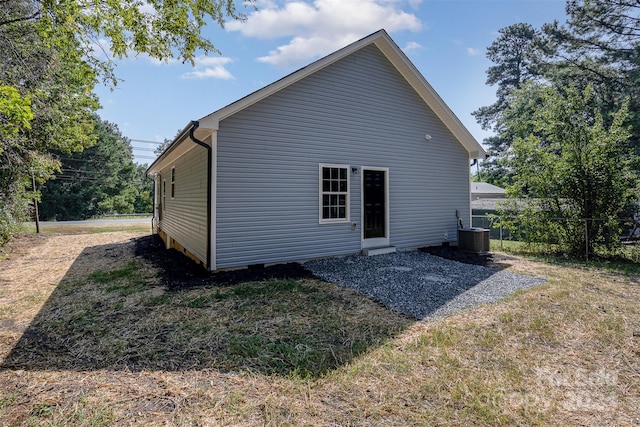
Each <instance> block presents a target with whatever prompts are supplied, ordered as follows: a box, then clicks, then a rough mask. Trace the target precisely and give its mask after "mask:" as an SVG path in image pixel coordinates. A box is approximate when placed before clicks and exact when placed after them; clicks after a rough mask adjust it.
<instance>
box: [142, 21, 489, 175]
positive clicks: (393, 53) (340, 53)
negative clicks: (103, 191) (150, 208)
mask: <svg viewBox="0 0 640 427" xmlns="http://www.w3.org/2000/svg"><path fill="white" fill-rule="evenodd" d="M371 44H374V45H375V46H376V47H377V48H378V49H379V50H380V51H381V52H382V53H383V54H384V55H385V56H386V58H387V59H388V60H389V61H390V62H391V64H393V66H394V67H395V68H396V69H397V70H398V72H399V73H400V74H401V75H402V76H403V77H404V79H405V80H406V81H407V82H408V83H409V84H410V85H411V87H412V88H413V89H414V90H415V91H416V92H417V93H418V95H419V96H420V97H421V98H422V100H423V101H424V102H425V103H426V104H427V105H428V106H429V107H430V108H431V109H432V110H433V112H434V113H435V114H436V116H437V117H438V118H439V119H440V120H441V121H442V122H443V123H444V125H445V126H446V127H447V128H448V129H449V131H450V132H451V133H452V134H453V135H454V136H455V137H456V139H457V140H458V141H459V142H460V143H461V144H462V146H463V147H464V148H465V149H466V150H467V151H468V152H469V158H471V159H476V158H484V157H485V156H486V152H485V151H484V149H483V148H482V145H480V143H478V141H477V140H476V139H475V138H474V137H473V135H471V133H470V132H469V131H468V130H467V128H465V126H464V125H463V124H462V122H461V121H460V119H458V117H457V116H456V115H455V114H454V113H453V111H451V109H450V108H449V107H448V106H447V105H446V104H445V102H444V101H443V100H442V98H440V95H438V93H437V92H436V91H435V90H434V89H433V87H432V86H431V85H430V84H429V82H427V80H426V79H425V78H424V76H423V75H422V74H421V73H420V71H418V69H417V68H416V67H415V65H413V63H412V62H411V61H410V60H409V58H408V57H407V56H406V55H405V54H404V52H403V51H402V50H401V49H400V48H399V47H398V45H397V44H396V43H395V42H394V41H393V40H392V39H391V37H390V36H389V34H388V33H387V32H386V31H385V30H379V31H376V32H375V33H373V34H370V35H368V36H366V37H364V38H362V39H360V40H358V41H356V42H354V43H352V44H350V45H348V46H346V47H344V48H342V49H340V50H337V51H335V52H333V53H331V54H329V55H327V56H325V57H323V58H321V59H319V60H317V61H315V62H312V63H311V64H309V65H307V66H306V67H303V68H301V69H299V70H297V71H294V72H293V73H291V74H289V75H287V76H285V77H283V78H281V79H280V80H277V81H275V82H273V83H271V84H270V85H267V86H265V87H263V88H262V89H259V90H257V91H255V92H253V93H251V94H249V95H247V96H245V97H244V98H241V99H239V100H238V101H235V102H233V103H231V104H229V105H227V106H226V107H223V108H221V109H219V110H217V111H214V112H213V113H211V114H208V115H206V116H204V117H202V118H201V119H200V120H199V121H198V123H199V129H198V130H197V131H196V133H195V136H196V138H199V139H204V138H205V137H207V136H209V134H211V133H212V132H213V131H215V130H218V126H219V123H220V121H221V120H223V119H225V118H227V117H229V116H232V115H233V114H235V113H237V112H239V111H241V110H243V109H245V108H247V107H249V106H251V105H253V104H255V103H256V102H259V101H260V100H262V99H264V98H267V97H269V96H271V95H272V94H274V93H276V92H278V91H280V90H282V89H284V88H286V87H288V86H290V85H292V84H294V83H295V82H297V81H299V80H302V79H304V78H305V77H307V76H309V75H311V74H313V73H315V72H316V71H319V70H321V69H323V68H325V67H327V66H329V65H331V64H333V63H334V62H336V61H339V60H340V59H342V58H345V57H346V56H349V55H351V54H352V53H354V52H356V51H358V50H360V49H362V48H364V47H365V46H369V45H371ZM191 127H192V124H189V125H187V126H186V127H185V128H184V129H183V131H182V132H180V134H178V136H177V137H176V138H175V139H174V141H173V142H172V143H171V144H170V145H169V147H168V148H167V149H166V150H165V152H163V153H162V154H161V155H160V156H159V157H158V158H157V159H156V160H155V161H154V162H153V163H152V164H151V166H149V169H148V171H147V172H152V171H154V170H156V169H157V168H156V166H157V164H158V163H159V162H160V161H161V160H162V159H163V158H164V157H166V155H168V154H169V152H171V151H172V150H173V148H175V147H174V145H177V144H179V143H180V142H181V141H183V140H184V139H186V138H187V137H188V136H189V131H190V129H191Z"/></svg>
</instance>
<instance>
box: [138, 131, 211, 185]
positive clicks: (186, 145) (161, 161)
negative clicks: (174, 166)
mask: <svg viewBox="0 0 640 427" xmlns="http://www.w3.org/2000/svg"><path fill="white" fill-rule="evenodd" d="M192 127H193V123H189V124H188V125H187V126H185V127H184V129H182V130H181V131H180V133H179V134H178V135H177V136H176V137H175V138H174V139H173V141H172V142H171V144H169V146H168V147H167V148H166V149H165V150H164V151H163V152H162V154H160V156H159V157H158V158H157V159H156V160H155V161H154V162H153V163H151V165H150V166H149V167H148V168H147V175H149V176H152V175H155V174H157V173H159V172H160V171H161V170H162V169H164V168H165V167H167V166H168V165H169V164H170V163H173V162H175V160H176V159H177V158H179V157H181V156H183V155H184V154H186V153H187V152H189V151H191V150H192V149H193V148H195V147H197V144H196V143H195V142H194V141H193V140H191V137H190V136H189V133H190V131H191V128H192ZM214 131H215V129H209V128H205V127H198V128H197V129H196V130H195V131H194V133H193V134H194V136H195V137H196V138H197V139H199V140H201V141H202V140H205V139H206V138H208V137H209V136H210V135H211V134H212V133H213V132H214Z"/></svg>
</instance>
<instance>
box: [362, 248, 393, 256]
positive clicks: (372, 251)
mask: <svg viewBox="0 0 640 427" xmlns="http://www.w3.org/2000/svg"><path fill="white" fill-rule="evenodd" d="M395 251H396V247H395V246H386V247H383V248H367V249H363V250H362V254H363V255H366V256H373V255H382V254H391V253H394V252H395Z"/></svg>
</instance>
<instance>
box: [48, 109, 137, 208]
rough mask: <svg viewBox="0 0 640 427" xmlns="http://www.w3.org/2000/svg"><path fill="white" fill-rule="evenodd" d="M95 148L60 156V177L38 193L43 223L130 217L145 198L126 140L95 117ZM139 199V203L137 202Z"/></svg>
mask: <svg viewBox="0 0 640 427" xmlns="http://www.w3.org/2000/svg"><path fill="white" fill-rule="evenodd" d="M93 134H94V136H95V138H96V143H95V145H93V146H91V147H89V148H87V149H85V150H84V151H82V152H76V153H69V154H66V155H65V154H63V155H61V174H59V175H58V176H57V177H56V178H55V179H52V180H49V181H48V182H46V183H45V184H44V185H43V186H42V189H41V193H42V200H41V204H40V214H41V217H42V218H43V219H45V220H49V219H56V220H72V219H86V218H90V217H93V216H96V215H103V214H109V213H121V214H123V213H133V212H134V211H135V209H136V204H138V205H142V204H143V200H146V199H147V198H148V197H149V195H148V194H142V195H141V192H144V191H145V190H146V191H148V188H147V189H145V188H143V186H142V183H141V182H139V179H140V177H139V169H140V168H139V167H137V166H136V165H135V164H134V163H133V160H132V152H131V151H132V149H131V143H130V141H129V139H127V138H126V137H124V136H123V135H122V133H121V132H120V130H119V129H118V127H117V126H116V125H114V124H112V123H109V122H107V121H103V120H100V119H99V118H98V117H97V116H96V117H95V127H94V130H93ZM139 199H140V200H139Z"/></svg>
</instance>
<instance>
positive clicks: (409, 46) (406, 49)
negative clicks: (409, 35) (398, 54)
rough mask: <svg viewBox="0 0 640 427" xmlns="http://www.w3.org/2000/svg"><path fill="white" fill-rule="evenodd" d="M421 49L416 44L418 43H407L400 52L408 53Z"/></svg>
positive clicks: (419, 45)
mask: <svg viewBox="0 0 640 427" xmlns="http://www.w3.org/2000/svg"><path fill="white" fill-rule="evenodd" d="M421 47H422V45H421V44H420V43H418V42H409V43H407V45H406V46H405V47H404V49H402V50H403V51H404V52H409V51H410V50H416V49H420V48H421Z"/></svg>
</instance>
